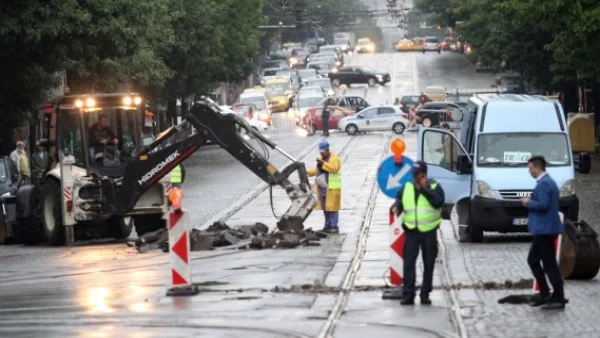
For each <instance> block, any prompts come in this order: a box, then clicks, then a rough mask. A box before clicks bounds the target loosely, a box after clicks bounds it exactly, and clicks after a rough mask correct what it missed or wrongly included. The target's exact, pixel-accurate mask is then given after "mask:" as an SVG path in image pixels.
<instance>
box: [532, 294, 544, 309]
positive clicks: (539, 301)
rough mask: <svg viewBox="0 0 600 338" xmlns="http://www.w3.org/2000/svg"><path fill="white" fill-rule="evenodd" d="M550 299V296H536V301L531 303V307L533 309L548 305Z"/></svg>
mask: <svg viewBox="0 0 600 338" xmlns="http://www.w3.org/2000/svg"><path fill="white" fill-rule="evenodd" d="M548 298H549V296H541V295H536V296H535V297H534V299H533V300H532V301H531V302H529V305H530V306H533V307H538V306H542V305H544V304H546V303H548Z"/></svg>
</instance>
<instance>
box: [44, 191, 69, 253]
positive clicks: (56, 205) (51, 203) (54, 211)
mask: <svg viewBox="0 0 600 338" xmlns="http://www.w3.org/2000/svg"><path fill="white" fill-rule="evenodd" d="M61 192H62V189H61V186H60V182H58V181H57V180H56V179H49V180H47V181H46V183H45V184H44V192H43V195H42V196H43V197H42V205H41V209H42V230H43V233H44V238H45V239H46V242H47V243H48V244H50V245H53V246H60V245H64V244H65V241H66V238H65V226H64V224H63V219H62V205H61V200H62V194H61Z"/></svg>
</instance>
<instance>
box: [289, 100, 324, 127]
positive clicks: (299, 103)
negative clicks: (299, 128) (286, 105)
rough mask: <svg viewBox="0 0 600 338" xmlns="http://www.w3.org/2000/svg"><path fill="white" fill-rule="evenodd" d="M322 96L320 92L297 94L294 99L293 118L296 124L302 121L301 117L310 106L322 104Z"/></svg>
mask: <svg viewBox="0 0 600 338" xmlns="http://www.w3.org/2000/svg"><path fill="white" fill-rule="evenodd" d="M323 98H324V95H322V94H306V95H298V99H297V100H296V104H295V107H294V119H295V120H296V124H297V125H299V124H300V123H301V121H302V117H304V115H305V114H306V111H307V110H308V109H309V108H312V107H319V106H321V107H322V106H323Z"/></svg>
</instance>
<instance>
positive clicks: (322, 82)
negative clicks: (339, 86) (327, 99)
mask: <svg viewBox="0 0 600 338" xmlns="http://www.w3.org/2000/svg"><path fill="white" fill-rule="evenodd" d="M305 85H306V86H321V87H323V89H325V90H326V91H327V95H329V96H332V95H333V94H335V92H334V91H333V86H332V85H331V80H329V78H327V77H325V78H318V79H312V80H309V81H308V82H306V84H305Z"/></svg>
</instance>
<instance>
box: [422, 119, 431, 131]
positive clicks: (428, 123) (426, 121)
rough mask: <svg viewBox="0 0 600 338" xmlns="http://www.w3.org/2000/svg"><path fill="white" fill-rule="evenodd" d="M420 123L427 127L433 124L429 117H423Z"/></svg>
mask: <svg viewBox="0 0 600 338" xmlns="http://www.w3.org/2000/svg"><path fill="white" fill-rule="evenodd" d="M422 124H423V127H425V128H429V127H431V126H432V125H433V122H432V121H431V118H429V117H426V118H424V119H423V123H422Z"/></svg>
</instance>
